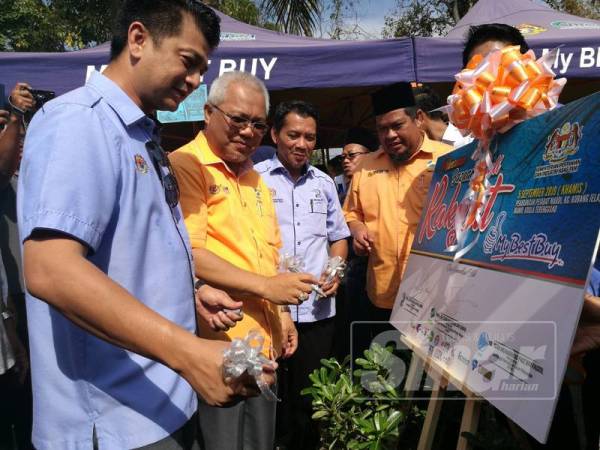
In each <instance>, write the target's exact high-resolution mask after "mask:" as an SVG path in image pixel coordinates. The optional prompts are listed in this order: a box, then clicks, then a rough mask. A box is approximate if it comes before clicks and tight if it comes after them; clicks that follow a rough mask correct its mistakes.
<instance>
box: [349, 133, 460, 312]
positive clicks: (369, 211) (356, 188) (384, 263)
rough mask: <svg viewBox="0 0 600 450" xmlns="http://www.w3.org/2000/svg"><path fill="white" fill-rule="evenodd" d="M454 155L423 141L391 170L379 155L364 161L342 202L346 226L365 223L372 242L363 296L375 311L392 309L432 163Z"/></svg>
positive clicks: (386, 159) (381, 153) (389, 163)
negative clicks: (364, 295) (443, 156)
mask: <svg viewBox="0 0 600 450" xmlns="http://www.w3.org/2000/svg"><path fill="white" fill-rule="evenodd" d="M451 150H452V147H450V146H449V145H446V144H443V143H441V142H437V141H432V140H430V139H428V138H427V136H425V137H424V139H423V143H422V144H421V148H420V149H419V151H418V152H417V153H416V154H415V155H413V157H412V158H411V159H410V160H409V161H407V162H406V163H404V164H400V165H395V164H394V163H393V162H392V160H391V159H390V158H389V156H388V155H387V154H386V153H385V152H384V151H383V150H381V149H380V150H377V151H376V152H373V153H370V154H368V155H365V156H364V157H363V159H362V160H361V163H360V167H359V169H358V170H357V171H356V172H355V173H354V176H353V177H352V184H351V186H350V191H349V192H348V195H347V197H346V201H345V202H344V208H343V209H344V216H345V218H346V222H348V223H350V222H352V221H354V220H357V221H360V222H363V223H364V224H365V225H366V226H367V229H368V230H369V236H370V237H371V238H372V239H373V245H372V246H371V253H370V254H369V265H368V268H367V294H368V295H369V298H370V299H371V301H372V302H373V303H374V304H375V306H377V307H379V308H386V309H391V308H392V307H393V306H394V300H395V298H396V294H397V292H398V288H399V286H400V280H401V279H402V274H403V273H404V269H405V268H406V261H407V260H408V255H409V253H410V248H411V246H412V241H413V238H414V235H415V231H416V230H417V225H418V223H419V220H420V218H421V211H422V210H423V206H424V204H425V200H426V198H427V192H428V190H429V183H430V182H431V176H432V173H433V167H434V165H435V161H436V159H437V158H438V157H439V156H441V155H443V154H445V153H448V152H449V151H451Z"/></svg>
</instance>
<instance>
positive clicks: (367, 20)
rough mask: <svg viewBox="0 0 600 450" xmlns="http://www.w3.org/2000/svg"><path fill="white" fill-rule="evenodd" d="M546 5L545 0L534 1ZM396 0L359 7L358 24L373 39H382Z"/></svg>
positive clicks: (373, 0) (361, 3) (363, 0)
mask: <svg viewBox="0 0 600 450" xmlns="http://www.w3.org/2000/svg"><path fill="white" fill-rule="evenodd" d="M533 1H534V2H536V3H542V4H543V3H545V2H544V1H543V0H533ZM396 3H397V2H396V0H361V1H359V6H358V8H357V9H358V11H357V13H358V24H359V25H360V26H361V28H362V29H363V30H365V31H366V32H367V33H369V34H371V35H372V37H373V38H376V39H377V38H381V30H382V29H383V19H384V18H385V16H386V15H388V14H389V13H390V12H391V11H393V10H394V9H395V7H396Z"/></svg>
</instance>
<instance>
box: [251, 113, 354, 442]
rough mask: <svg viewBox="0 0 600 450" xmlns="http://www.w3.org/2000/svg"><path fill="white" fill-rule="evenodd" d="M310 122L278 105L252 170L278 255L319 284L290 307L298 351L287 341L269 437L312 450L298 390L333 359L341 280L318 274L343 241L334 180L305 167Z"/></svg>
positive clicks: (311, 425)
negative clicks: (270, 212) (268, 153)
mask: <svg viewBox="0 0 600 450" xmlns="http://www.w3.org/2000/svg"><path fill="white" fill-rule="evenodd" d="M317 121H318V113H317V110H316V109H315V107H314V106H313V105H312V104H310V103H307V102H303V101H291V102H283V103H281V104H279V105H278V106H277V109H276V110H275V114H274V119H273V122H274V123H273V128H272V130H271V137H272V138H273V141H274V142H275V144H276V145H277V153H276V154H275V155H274V156H273V158H271V159H269V160H266V161H263V162H261V163H260V164H257V165H256V166H255V167H254V168H255V170H256V171H257V172H258V173H259V174H260V175H261V176H262V178H263V180H264V181H265V183H266V184H267V186H268V187H269V189H270V190H271V194H272V197H273V202H274V204H275V209H276V211H277V219H278V221H279V227H280V229H281V237H282V241H283V248H282V249H281V254H282V255H284V254H288V255H291V256H300V257H302V259H303V261H304V270H305V271H306V272H308V273H310V274H312V275H314V276H315V277H317V278H320V280H321V286H320V287H321V290H322V291H324V293H325V297H324V298H319V297H318V296H317V293H316V292H312V293H311V294H310V296H309V297H308V299H307V300H306V301H305V302H303V303H302V304H300V305H295V306H291V307H290V308H291V313H292V317H293V319H294V321H295V322H296V328H297V329H298V350H297V351H296V352H295V353H294V350H295V343H294V342H291V343H290V344H291V345H290V347H289V351H287V352H286V354H284V355H283V356H284V358H285V357H286V356H287V357H288V358H289V359H288V360H287V361H286V362H285V363H284V366H282V370H281V371H280V372H279V388H280V389H279V393H280V395H281V397H282V403H281V404H280V405H279V406H280V407H279V408H278V412H277V421H278V423H277V437H276V442H277V444H278V445H284V446H286V448H288V449H294V448H298V449H307V448H313V447H314V445H316V443H317V441H318V430H317V429H316V428H315V422H313V421H312V420H311V418H310V417H311V404H310V399H309V398H307V397H303V396H301V395H300V391H301V390H302V389H303V388H305V387H307V386H308V385H309V380H308V374H310V373H311V372H312V371H313V370H314V369H316V368H318V367H319V366H320V360H321V359H322V358H328V357H330V356H331V354H332V347H333V336H334V332H335V330H334V320H333V316H334V315H335V297H334V295H335V293H336V291H337V288H338V286H339V282H340V280H339V278H337V277H336V278H335V279H334V280H333V281H332V282H330V283H325V276H324V274H323V271H324V268H325V266H326V264H327V261H328V259H329V257H330V256H331V257H334V256H340V257H341V258H342V259H343V260H345V259H346V256H347V254H348V244H347V241H346V238H347V237H348V236H350V231H349V230H348V227H347V225H346V221H345V220H344V216H343V214H342V210H341V205H340V202H339V199H338V195H337V190H336V187H335V184H334V182H333V180H332V179H331V177H330V176H329V175H327V174H325V173H324V172H322V171H320V170H318V169H317V168H315V167H313V166H311V165H310V163H309V160H310V155H311V154H312V151H313V150H314V148H315V144H316V142H317ZM288 339H290V340H292V341H293V340H294V338H293V337H288ZM292 353H294V354H293V356H292Z"/></svg>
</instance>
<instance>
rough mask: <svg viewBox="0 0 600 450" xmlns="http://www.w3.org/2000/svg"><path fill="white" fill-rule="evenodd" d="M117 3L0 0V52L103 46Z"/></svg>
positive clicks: (105, 0)
mask: <svg viewBox="0 0 600 450" xmlns="http://www.w3.org/2000/svg"><path fill="white" fill-rule="evenodd" d="M121 2H122V0H0V9H1V10H2V14H1V15H0V49H1V50H2V51H48V52H60V51H65V50H76V49H80V48H85V47H89V46H93V45H96V44H97V43H99V42H104V41H106V40H108V39H109V38H110V35H111V25H112V21H113V14H114V11H116V10H117V8H118V7H119V5H120V3H121Z"/></svg>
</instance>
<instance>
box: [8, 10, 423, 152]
mask: <svg viewBox="0 0 600 450" xmlns="http://www.w3.org/2000/svg"><path fill="white" fill-rule="evenodd" d="M217 14H218V15H219V17H220V18H221V29H222V33H221V44H220V46H219V48H218V49H217V50H216V51H215V52H214V54H213V55H211V58H210V65H209V69H208V71H207V73H206V74H205V76H204V80H203V81H204V82H205V83H207V84H210V82H211V81H212V80H213V79H215V78H216V77H218V76H219V75H220V74H222V73H223V72H226V71H230V70H236V69H237V70H244V71H247V72H252V73H254V74H255V75H256V76H257V77H259V78H261V79H262V80H264V82H265V84H266V86H267V88H268V89H269V91H270V92H271V95H272V104H276V103H278V102H279V101H281V100H283V99H289V98H303V99H307V100H311V101H313V102H314V103H315V104H317V106H318V107H319V110H320V112H321V119H322V120H321V124H320V125H321V126H320V133H319V137H320V144H321V146H323V147H327V146H332V145H336V144H337V145H339V143H340V139H341V138H342V137H343V135H344V133H345V131H346V129H347V128H349V127H351V126H353V125H356V124H359V123H364V122H365V121H368V120H369V119H370V115H371V114H370V111H371V110H370V102H369V97H368V95H367V94H369V93H370V92H372V91H373V89H375V87H377V86H382V85H386V84H389V83H393V82H396V81H412V80H414V79H415V69H414V64H413V62H414V58H413V43H412V40H411V39H410V38H402V39H388V40H375V41H337V40H330V39H313V38H306V37H299V36H291V35H287V34H283V33H278V32H274V31H270V30H265V29H262V28H259V27H254V26H251V25H247V24H245V23H242V22H239V21H237V20H234V19H232V18H231V17H229V16H226V15H224V14H222V13H220V12H217ZM109 52H110V46H109V44H108V43H105V44H102V45H99V46H97V47H94V48H90V49H85V50H80V51H74V52H65V53H18V52H17V53H12V52H5V53H0V83H3V84H5V85H6V88H7V90H8V89H11V88H12V86H14V84H15V83H16V82H17V81H27V82H28V83H30V84H31V85H32V86H33V87H35V88H38V89H48V90H53V91H55V92H56V94H57V95H60V94H62V93H64V92H67V91H69V90H71V89H74V88H76V87H78V86H81V85H82V84H83V83H84V81H85V79H86V76H87V75H88V74H89V73H91V71H92V70H94V69H97V70H100V69H101V68H102V65H104V64H107V63H108V59H109ZM189 128H190V127H189V126H188V127H185V126H177V125H175V126H169V127H168V129H167V134H168V135H170V136H172V137H173V138H177V137H178V136H180V137H181V141H185V140H187V139H189V138H190V137H191V136H192V135H193V134H194V133H193V131H195V130H193V131H190V130H189ZM176 144H177V143H175V144H174V145H176Z"/></svg>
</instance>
